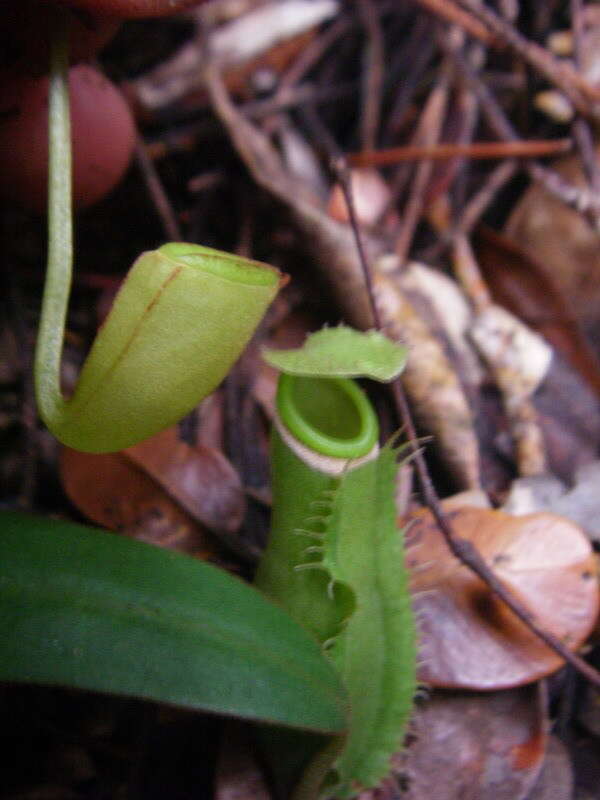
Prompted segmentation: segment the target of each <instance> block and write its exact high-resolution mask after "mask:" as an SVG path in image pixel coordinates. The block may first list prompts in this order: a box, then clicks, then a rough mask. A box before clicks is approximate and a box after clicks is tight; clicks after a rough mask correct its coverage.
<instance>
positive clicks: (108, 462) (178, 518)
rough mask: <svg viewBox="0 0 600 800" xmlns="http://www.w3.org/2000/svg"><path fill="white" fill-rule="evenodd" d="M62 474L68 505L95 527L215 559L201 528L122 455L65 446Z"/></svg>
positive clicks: (62, 452)
mask: <svg viewBox="0 0 600 800" xmlns="http://www.w3.org/2000/svg"><path fill="white" fill-rule="evenodd" d="M60 475H61V480H62V484H63V487H64V489H65V492H66V493H67V496H68V497H69V499H70V500H71V502H72V503H73V504H74V505H75V506H77V508H78V509H79V510H80V511H81V512H82V513H83V514H84V515H85V516H86V517H87V518H88V519H90V520H92V521H93V522H95V523H97V524H98V525H102V526H103V527H106V528H109V529H110V530H113V531H120V532H122V533H125V534H127V535H128V536H131V537H132V538H134V539H140V540H141V541H144V542H150V543H151V544H156V545H160V546H161V547H168V548H172V549H174V550H178V551H179V552H182V553H187V554H188V555H194V556H197V557H199V558H204V559H209V558H212V557H213V556H215V554H216V551H215V548H214V545H213V544H212V543H211V542H210V541H209V540H208V538H207V536H206V532H205V531H204V529H203V528H202V526H200V525H199V524H198V523H197V522H195V521H194V520H193V519H192V517H191V516H190V515H189V514H188V513H187V512H186V511H184V510H183V509H182V508H181V507H180V506H179V505H178V504H177V503H176V502H175V501H174V500H173V499H172V498H171V497H169V495H168V494H167V493H166V492H164V491H163V490H162V489H161V487H160V486H159V485H158V484H157V483H156V482H155V481H153V480H152V478H150V477H149V476H148V475H146V474H145V473H144V472H142V470H140V469H138V467H136V466H135V465H134V464H133V462H132V461H130V460H129V459H128V458H127V457H126V456H124V455H123V454H122V453H106V454H100V455H98V454H94V453H80V452H79V451H78V450H71V449H70V448H67V447H64V448H62V450H61V455H60Z"/></svg>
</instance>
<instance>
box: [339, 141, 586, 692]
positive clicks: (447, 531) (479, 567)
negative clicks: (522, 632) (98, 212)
mask: <svg viewBox="0 0 600 800" xmlns="http://www.w3.org/2000/svg"><path fill="white" fill-rule="evenodd" d="M332 165H333V167H334V169H335V170H336V174H337V176H338V180H339V181H340V184H341V186H342V189H343V191H344V196H345V199H346V204H347V206H348V209H349V212H350V213H349V216H350V224H351V226H352V230H353V232H354V236H355V241H356V246H357V250H358V253H359V257H360V262H361V267H362V270H363V274H364V279H365V284H366V287H367V292H368V295H369V302H370V305H371V309H372V313H373V319H374V320H375V321H376V326H377V327H378V329H380V330H381V319H380V315H379V311H378V309H377V303H376V300H375V295H374V293H373V287H372V281H371V269H370V266H369V263H368V261H367V259H366V255H365V251H364V247H363V246H362V240H361V234H360V229H359V226H358V224H357V221H356V213H353V211H352V209H353V197H352V188H351V185H350V181H349V180H348V178H347V175H348V171H347V166H346V164H345V162H344V159H343V157H340V156H339V155H337V156H336V157H334V158H332ZM392 390H393V394H394V399H395V401H396V405H397V408H398V411H399V414H400V417H401V419H402V423H403V426H404V429H405V431H406V435H407V438H408V440H409V446H410V449H411V453H412V456H413V459H414V462H413V463H414V465H415V469H416V472H417V475H418V478H419V483H420V485H421V490H422V492H423V497H424V499H425V503H426V505H427V507H428V508H429V510H430V511H431V514H432V515H433V517H434V519H435V521H436V523H437V525H438V527H439V529H440V531H441V532H442V534H443V536H444V540H445V542H446V544H447V546H448V547H449V549H450V551H451V552H452V553H453V555H454V556H456V558H457V559H458V560H459V561H460V562H461V563H462V564H464V565H465V566H467V567H468V568H469V569H470V570H471V571H472V572H474V573H475V575H477V577H479V578H480V579H481V580H482V581H484V583H485V584H486V585H487V586H488V588H489V589H490V591H491V592H493V593H494V594H496V595H497V596H498V597H499V598H500V599H501V600H502V602H504V603H505V604H506V605H507V606H508V607H509V608H510V610H511V611H512V612H513V613H514V614H515V615H516V616H517V617H518V618H519V619H520V620H521V622H523V624H524V625H526V626H527V628H529V630H531V631H532V632H533V633H535V635H536V636H538V638H540V639H541V640H542V641H543V642H544V643H545V644H546V645H548V647H549V648H550V649H552V650H554V651H555V652H556V653H558V655H559V656H560V657H561V658H562V659H564V660H565V661H567V662H568V663H569V664H571V665H572V666H573V667H574V668H575V669H577V670H578V671H579V672H580V673H581V674H582V675H584V676H585V677H586V678H587V679H588V680H589V681H590V683H592V684H593V685H594V686H598V687H600V672H598V671H597V670H595V669H594V668H593V667H592V666H591V665H590V664H588V663H587V662H586V661H585V660H584V659H582V658H580V657H579V656H578V655H576V654H575V653H572V652H571V651H570V650H569V649H568V648H567V647H566V646H565V645H564V643H563V642H562V641H561V640H560V639H559V638H558V637H557V636H555V635H554V634H552V633H550V632H549V631H547V630H546V629H545V628H544V627H543V626H541V625H540V624H539V623H538V621H537V619H536V617H535V615H534V614H532V613H531V612H530V611H529V610H528V609H527V608H526V607H525V606H524V605H523V604H522V603H521V602H520V601H519V600H517V598H516V597H515V596H514V595H513V593H512V592H511V591H510V589H508V588H507V587H506V586H505V584H504V583H503V581H501V580H500V579H499V578H498V576H497V575H496V573H495V572H494V571H493V570H492V569H491V568H490V567H489V566H488V565H487V564H486V562H485V561H484V559H483V558H482V557H481V555H480V554H479V552H478V551H477V549H476V548H475V547H474V546H473V544H472V543H471V542H470V541H468V540H467V539H463V538H462V537H460V536H458V535H457V534H456V532H455V530H454V529H453V526H452V524H451V523H450V521H449V519H448V517H447V516H446V514H445V513H444V511H443V510H442V507H441V503H440V499H439V497H438V494H437V492H436V490H435V487H434V485H433V482H432V480H431V476H430V475H429V471H428V469H427V465H426V463H425V458H424V456H423V452H422V449H421V448H420V447H419V445H418V438H417V431H416V429H415V425H414V422H413V419H412V414H411V412H410V408H409V406H408V401H407V399H406V395H405V394H404V390H403V388H402V384H401V382H400V379H396V380H395V381H394V382H393V384H392Z"/></svg>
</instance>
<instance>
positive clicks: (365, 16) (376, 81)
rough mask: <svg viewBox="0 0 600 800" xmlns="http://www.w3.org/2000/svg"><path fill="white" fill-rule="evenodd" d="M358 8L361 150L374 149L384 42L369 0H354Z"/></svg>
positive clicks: (374, 11) (379, 108)
mask: <svg viewBox="0 0 600 800" xmlns="http://www.w3.org/2000/svg"><path fill="white" fill-rule="evenodd" d="M358 11H359V14H360V18H361V20H362V23H363V26H364V28H365V31H366V33H367V44H366V48H365V65H364V69H363V70H362V74H363V76H364V78H363V93H362V96H363V108H362V115H361V120H360V139H361V144H362V147H363V149H364V150H374V149H375V141H376V137H377V131H378V130H379V119H380V114H381V91H382V88H383V77H384V60H385V52H384V41H383V32H382V30H381V22H380V19H379V15H378V14H377V13H376V10H375V7H374V5H373V2H372V0H358Z"/></svg>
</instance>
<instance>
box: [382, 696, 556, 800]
mask: <svg viewBox="0 0 600 800" xmlns="http://www.w3.org/2000/svg"><path fill="white" fill-rule="evenodd" d="M411 728H412V731H411V739H412V741H411V743H410V744H409V746H408V748H407V750H406V751H405V752H404V753H402V754H400V755H399V756H398V757H396V759H395V762H396V763H395V765H394V771H395V772H397V773H398V772H399V773H400V774H401V776H402V777H401V780H402V783H403V784H404V785H407V788H406V790H405V791H404V792H403V793H402V795H401V796H402V800H523V798H525V797H527V795H528V793H529V791H530V789H531V787H532V786H533V784H534V782H535V780H536V779H537V776H538V775H539V773H540V770H541V768H542V762H543V758H544V751H545V747H546V729H547V716H546V709H545V698H544V696H543V692H542V690H541V689H540V688H539V687H538V686H535V685H534V686H528V687H523V688H521V689H515V690H512V691H504V692H493V693H490V694H484V695H481V694H479V695H478V694H467V693H462V692H439V693H436V694H434V696H433V697H432V698H430V699H429V700H428V701H427V702H425V703H424V704H423V706H422V707H421V708H420V709H418V711H417V713H416V714H415V716H414V718H413V721H412V724H411Z"/></svg>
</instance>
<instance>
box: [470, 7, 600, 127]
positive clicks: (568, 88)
mask: <svg viewBox="0 0 600 800" xmlns="http://www.w3.org/2000/svg"><path fill="white" fill-rule="evenodd" d="M458 2H459V3H460V5H462V6H463V8H466V9H468V10H469V11H470V12H471V13H472V14H473V15H474V16H476V17H477V19H479V20H480V22H482V23H483V24H484V25H486V26H487V27H488V28H489V29H490V30H491V31H492V32H493V33H494V34H495V35H496V36H497V37H498V38H499V39H501V40H502V41H504V42H505V43H506V44H507V45H509V46H510V47H511V48H512V49H513V50H514V51H515V52H516V53H517V54H518V55H519V56H521V58H523V60H524V61H526V62H527V63H528V64H530V65H531V66H532V67H534V68H535V69H536V70H537V71H538V72H539V73H540V74H541V75H543V76H544V77H545V78H547V79H548V80H549V81H550V82H551V83H553V84H554V85H555V86H557V87H558V88H559V89H561V90H562V91H563V92H564V93H565V94H566V95H567V96H568V98H569V100H570V101H571V102H572V103H573V105H574V107H575V108H576V109H577V110H578V111H579V112H580V113H581V114H584V115H586V116H588V115H590V113H591V112H592V110H593V108H592V106H593V104H594V103H598V102H599V101H600V89H598V88H597V87H595V86H592V85H591V84H590V83H588V81H586V80H585V78H583V77H582V76H581V75H579V74H578V72H577V71H576V70H575V69H573V67H572V66H571V65H570V64H568V63H564V62H562V61H559V60H558V59H557V58H555V57H554V56H553V55H552V53H550V52H549V51H548V50H546V49H545V48H543V47H540V45H538V44H537V43H536V42H532V41H530V40H529V39H526V38H525V37H524V36H523V35H522V34H521V33H519V31H517V30H516V28H515V27H514V26H513V25H511V24H510V22H508V21H507V20H505V19H503V18H502V17H500V16H499V15H498V14H496V13H495V12H494V11H493V10H492V9H491V8H489V6H486V5H484V4H483V3H481V2H480V0H458Z"/></svg>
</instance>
